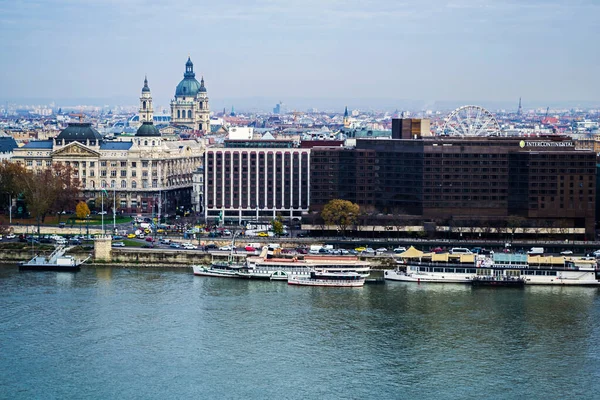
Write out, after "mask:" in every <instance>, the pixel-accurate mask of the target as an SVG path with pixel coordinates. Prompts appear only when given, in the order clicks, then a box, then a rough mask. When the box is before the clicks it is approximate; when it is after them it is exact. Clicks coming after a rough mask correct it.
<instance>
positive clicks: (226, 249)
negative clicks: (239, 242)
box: [219, 245, 233, 251]
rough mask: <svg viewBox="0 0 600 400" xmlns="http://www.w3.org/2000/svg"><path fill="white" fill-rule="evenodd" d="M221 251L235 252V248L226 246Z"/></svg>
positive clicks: (220, 248)
mask: <svg viewBox="0 0 600 400" xmlns="http://www.w3.org/2000/svg"><path fill="white" fill-rule="evenodd" d="M219 250H221V251H231V250H233V247H231V246H230V245H225V246H221V247H219Z"/></svg>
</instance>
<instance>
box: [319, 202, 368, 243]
mask: <svg viewBox="0 0 600 400" xmlns="http://www.w3.org/2000/svg"><path fill="white" fill-rule="evenodd" d="M359 212H360V207H359V206H358V204H354V203H352V202H351V201H348V200H340V199H335V200H331V201H330V202H329V203H327V204H325V206H324V207H323V211H321V217H322V218H323V220H324V221H325V223H326V224H327V225H335V226H336V227H337V228H338V229H339V230H340V232H341V233H342V235H344V236H345V235H346V230H347V229H348V227H349V226H352V225H354V223H355V222H356V220H357V218H358V215H359Z"/></svg>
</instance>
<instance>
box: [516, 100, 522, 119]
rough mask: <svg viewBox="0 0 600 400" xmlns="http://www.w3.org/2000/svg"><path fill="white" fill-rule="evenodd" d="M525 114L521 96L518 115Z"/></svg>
mask: <svg viewBox="0 0 600 400" xmlns="http://www.w3.org/2000/svg"><path fill="white" fill-rule="evenodd" d="M521 114H523V107H521V98H520V97H519V109H518V110H517V115H521Z"/></svg>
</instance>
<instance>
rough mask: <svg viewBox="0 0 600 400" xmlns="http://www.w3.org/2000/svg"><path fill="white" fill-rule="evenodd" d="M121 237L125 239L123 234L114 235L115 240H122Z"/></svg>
mask: <svg viewBox="0 0 600 400" xmlns="http://www.w3.org/2000/svg"><path fill="white" fill-rule="evenodd" d="M121 239H123V236H121V235H114V236H113V240H121Z"/></svg>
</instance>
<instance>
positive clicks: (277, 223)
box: [271, 216, 283, 236]
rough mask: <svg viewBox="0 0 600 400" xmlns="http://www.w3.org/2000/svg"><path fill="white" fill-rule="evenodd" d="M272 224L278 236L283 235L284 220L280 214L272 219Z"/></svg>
mask: <svg viewBox="0 0 600 400" xmlns="http://www.w3.org/2000/svg"><path fill="white" fill-rule="evenodd" d="M271 225H272V226H273V233H275V234H276V235H277V236H281V235H283V221H282V220H281V217H280V216H277V218H275V219H274V220H273V221H271Z"/></svg>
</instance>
